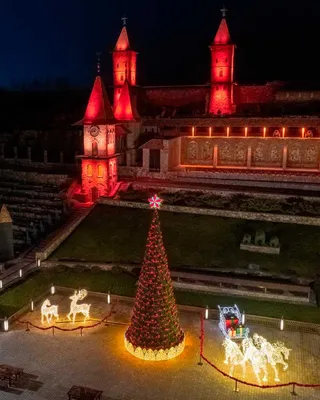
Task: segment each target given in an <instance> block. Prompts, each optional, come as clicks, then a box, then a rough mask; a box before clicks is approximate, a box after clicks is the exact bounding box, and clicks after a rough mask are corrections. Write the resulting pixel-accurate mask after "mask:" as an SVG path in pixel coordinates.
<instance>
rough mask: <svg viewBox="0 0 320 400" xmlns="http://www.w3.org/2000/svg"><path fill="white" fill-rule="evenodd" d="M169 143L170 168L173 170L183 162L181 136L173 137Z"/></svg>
mask: <svg viewBox="0 0 320 400" xmlns="http://www.w3.org/2000/svg"><path fill="white" fill-rule="evenodd" d="M168 143H169V154H168V169H169V171H170V170H171V171H172V170H173V169H175V168H176V167H178V166H179V165H180V164H181V138H180V137H178V138H175V139H171V140H169V141H168Z"/></svg>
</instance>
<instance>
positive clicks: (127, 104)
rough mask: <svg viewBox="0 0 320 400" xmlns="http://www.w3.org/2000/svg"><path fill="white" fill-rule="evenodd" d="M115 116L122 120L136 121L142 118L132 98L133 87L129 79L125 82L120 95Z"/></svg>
mask: <svg viewBox="0 0 320 400" xmlns="http://www.w3.org/2000/svg"><path fill="white" fill-rule="evenodd" d="M114 116H115V117H116V118H117V119H118V120H120V121H136V120H139V119H140V116H139V114H138V111H137V109H136V107H135V104H134V101H133V98H132V93H131V87H130V85H129V83H128V81H127V80H126V81H125V83H124V84H123V87H122V90H121V93H120V97H119V99H118V102H117V104H116V106H115V110H114Z"/></svg>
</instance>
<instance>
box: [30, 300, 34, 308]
mask: <svg viewBox="0 0 320 400" xmlns="http://www.w3.org/2000/svg"><path fill="white" fill-rule="evenodd" d="M30 310H31V311H33V310H34V304H33V300H31V303H30Z"/></svg>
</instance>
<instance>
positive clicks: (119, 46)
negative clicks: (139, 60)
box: [115, 26, 130, 51]
mask: <svg viewBox="0 0 320 400" xmlns="http://www.w3.org/2000/svg"><path fill="white" fill-rule="evenodd" d="M129 49H130V43H129V37H128V32H127V28H126V27H125V26H124V27H123V28H122V30H121V33H120V35H119V38H118V41H117V43H116V47H115V50H116V51H124V50H129Z"/></svg>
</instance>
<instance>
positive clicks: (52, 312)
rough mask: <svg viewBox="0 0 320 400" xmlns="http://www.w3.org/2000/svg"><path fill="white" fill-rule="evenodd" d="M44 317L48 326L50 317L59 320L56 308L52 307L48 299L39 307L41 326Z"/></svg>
mask: <svg viewBox="0 0 320 400" xmlns="http://www.w3.org/2000/svg"><path fill="white" fill-rule="evenodd" d="M44 317H46V319H47V323H48V324H50V323H51V320H52V317H55V318H56V319H59V314H58V306H52V305H51V303H50V300H49V299H46V300H45V301H44V302H43V304H42V306H41V323H42V324H43V321H44Z"/></svg>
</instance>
